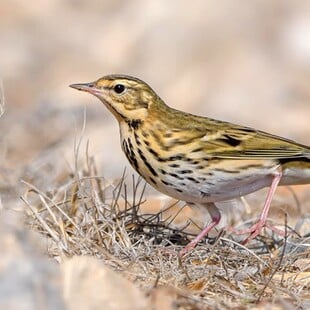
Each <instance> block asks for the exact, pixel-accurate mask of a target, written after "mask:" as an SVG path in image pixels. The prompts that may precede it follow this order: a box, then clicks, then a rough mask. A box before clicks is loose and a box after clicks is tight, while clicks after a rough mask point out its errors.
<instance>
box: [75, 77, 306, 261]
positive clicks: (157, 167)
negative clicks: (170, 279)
mask: <svg viewBox="0 0 310 310" xmlns="http://www.w3.org/2000/svg"><path fill="white" fill-rule="evenodd" d="M70 87H72V88H74V89H77V90H80V91H84V92H87V93H90V94H92V95H94V96H96V97H97V98H98V99H100V101H101V102H102V103H103V104H104V105H105V106H106V108H107V109H108V110H109V111H110V112H111V113H112V114H113V115H114V116H115V118H116V120H117V121H118V124H119V130H120V142H121V147H122V150H123V152H124V153H125V155H126V157H127V159H128V161H129V162H130V164H131V166H132V167H133V168H134V169H135V170H136V171H137V172H138V174H140V175H141V176H142V178H144V180H145V181H146V182H147V183H149V184H150V185H151V186H152V187H154V188H155V189H156V190H158V191H159V192H162V193H164V194H166V195H168V196H170V197H173V198H175V199H178V200H181V201H184V202H186V203H187V205H189V206H197V207H202V208H206V209H207V211H208V212H209V214H210V217H211V220H210V223H209V224H208V225H206V226H205V227H204V228H203V229H202V231H201V232H200V233H199V234H198V235H197V236H196V237H195V238H194V239H193V240H191V241H190V242H189V243H188V244H187V245H186V246H185V247H184V248H183V249H182V250H181V255H184V254H185V253H186V252H188V251H190V250H192V249H194V248H195V246H196V245H197V244H198V243H199V242H200V241H201V240H202V239H203V238H204V237H205V236H206V235H207V234H208V233H209V231H210V230H211V229H213V228H214V227H216V225H217V224H218V223H219V222H220V219H221V212H220V210H219V208H218V207H217V206H216V203H218V202H223V201H228V200H231V199H235V198H239V197H242V196H244V195H247V194H249V193H252V192H255V191H258V190H260V189H262V188H265V187H267V188H269V189H268V193H267V196H266V200H265V203H264V205H263V208H262V212H261V214H260V217H259V219H258V221H257V222H256V223H255V224H254V225H252V226H251V227H250V228H248V229H245V230H244V231H243V232H242V233H244V234H248V235H249V236H248V238H247V239H246V242H248V241H250V240H252V239H254V238H255V237H256V236H258V235H259V234H260V232H261V230H262V228H263V227H264V226H265V225H266V220H267V216H268V211H269V208H270V204H271V202H272V198H273V196H274V193H275V191H276V189H277V187H278V186H279V185H296V184H309V183H310V147H309V146H306V145H303V144H300V143H297V142H295V141H292V140H289V139H286V138H282V137H280V136H276V135H273V134H270V133H267V132H264V131H261V130H256V129H254V128H251V127H246V126H242V125H236V124H232V123H229V122H225V121H221V120H216V119H213V118H208V117H203V116H197V115H194V114H190V113H186V112H183V111H180V110H177V109H175V108H172V107H170V106H168V105H167V104H166V103H165V102H164V101H163V100H162V99H161V98H160V97H159V96H158V95H157V93H156V92H155V91H154V90H153V89H152V88H151V87H150V86H149V85H148V84H147V83H145V82H144V81H142V80H141V79H138V78H136V77H132V76H129V75H124V74H111V75H106V76H104V77H101V78H99V79H98V80H95V81H94V82H89V83H78V84H72V85H70Z"/></svg>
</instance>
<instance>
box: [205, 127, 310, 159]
mask: <svg viewBox="0 0 310 310" xmlns="http://www.w3.org/2000/svg"><path fill="white" fill-rule="evenodd" d="M201 142H202V144H203V147H204V150H205V151H206V152H207V153H210V155H211V154H212V156H217V157H220V158H234V159H239V158H245V159H255V158H257V159H282V158H283V159H284V158H288V159H289V158H301V157H307V158H310V147H307V146H305V145H302V144H298V143H296V142H294V141H291V140H288V139H285V138H281V137H278V136H275V135H272V134H268V133H265V132H263V131H258V130H254V129H251V128H247V127H241V126H237V125H236V126H233V125H230V126H226V127H224V128H222V129H220V128H218V129H217V130H214V131H213V132H212V131H208V132H207V133H206V135H205V136H203V137H202V138H201Z"/></svg>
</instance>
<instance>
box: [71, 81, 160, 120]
mask: <svg viewBox="0 0 310 310" xmlns="http://www.w3.org/2000/svg"><path fill="white" fill-rule="evenodd" d="M70 87H72V88H75V89H78V90H81V91H85V92H88V93H90V94H92V95H94V96H96V97H98V98H99V99H100V100H101V101H102V102H103V103H104V104H105V105H106V107H107V108H108V109H109V110H110V111H111V112H112V113H113V114H114V116H115V117H116V118H117V120H118V121H120V122H121V121H122V120H129V121H130V120H134V119H139V120H142V121H143V120H144V119H145V118H146V117H147V115H148V112H149V110H150V109H151V108H152V105H153V106H154V105H157V104H159V103H160V102H161V99H160V98H159V97H158V96H157V95H156V93H155V92H154V91H153V90H152V89H151V87H150V86H148V85H147V84H146V83H145V82H143V81H141V80H139V79H137V78H134V77H131V76H127V75H107V76H104V77H102V78H100V79H98V80H97V81H95V82H91V83H82V84H72V85H70Z"/></svg>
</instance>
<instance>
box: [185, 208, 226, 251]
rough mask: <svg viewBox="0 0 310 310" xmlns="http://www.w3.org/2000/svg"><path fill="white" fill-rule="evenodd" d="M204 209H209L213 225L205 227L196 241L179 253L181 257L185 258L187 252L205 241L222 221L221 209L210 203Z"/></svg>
mask: <svg viewBox="0 0 310 310" xmlns="http://www.w3.org/2000/svg"><path fill="white" fill-rule="evenodd" d="M204 207H206V208H207V210H208V212H209V214H210V216H211V220H212V221H211V223H210V224H209V225H208V226H207V227H205V228H204V229H203V230H202V232H201V233H200V234H199V235H197V236H196V237H195V239H193V240H192V241H191V242H190V243H189V244H188V245H186V246H185V247H184V248H183V249H182V250H181V251H180V253H179V255H180V256H183V255H184V254H185V253H186V252H188V251H190V250H192V249H193V248H194V247H195V246H196V245H197V243H198V242H199V241H200V240H201V239H203V238H204V237H205V236H206V235H207V234H208V232H209V231H210V230H211V229H212V228H213V227H215V226H216V225H217V224H218V223H219V222H220V220H221V213H220V211H219V209H218V208H217V207H216V205H215V204H214V203H208V204H207V205H204Z"/></svg>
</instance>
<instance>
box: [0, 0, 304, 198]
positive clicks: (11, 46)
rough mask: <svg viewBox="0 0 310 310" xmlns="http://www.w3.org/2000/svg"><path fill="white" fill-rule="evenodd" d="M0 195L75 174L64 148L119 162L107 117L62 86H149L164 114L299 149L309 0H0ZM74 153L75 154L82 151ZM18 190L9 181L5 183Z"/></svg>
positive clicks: (106, 164)
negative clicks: (173, 112)
mask: <svg viewBox="0 0 310 310" xmlns="http://www.w3.org/2000/svg"><path fill="white" fill-rule="evenodd" d="M0 38H1V39H0V79H1V80H2V82H3V91H2V93H4V99H5V114H4V115H3V116H2V118H1V120H0V130H1V136H0V146H1V147H0V156H1V164H0V165H1V166H0V167H1V169H0V186H1V189H2V193H1V195H2V199H6V198H10V199H9V200H11V199H13V201H14V203H15V202H16V201H17V200H18V197H19V195H20V190H21V187H20V183H19V182H20V179H26V180H29V181H31V182H33V183H34V184H35V185H38V186H40V187H41V188H42V187H43V188H44V187H49V186H51V187H52V186H54V183H53V180H56V179H57V177H58V176H59V175H60V174H62V173H64V171H73V170H74V141H75V137H80V136H81V134H82V128H83V119H84V114H86V128H85V131H84V132H83V143H82V146H81V151H80V152H81V154H82V155H83V156H84V152H85V144H86V142H87V141H89V153H90V154H91V155H93V156H94V157H95V159H96V162H97V164H98V165H99V170H98V174H99V175H101V176H105V177H106V178H108V179H110V178H111V179H113V178H117V177H119V176H120V175H121V174H122V172H123V169H124V167H125V166H127V167H128V169H127V174H128V175H130V174H131V170H130V168H129V165H128V163H127V161H126V160H125V156H124V155H123V154H122V152H121V148H120V144H119V134H118V127H117V123H116V121H115V120H114V119H113V117H112V115H110V113H109V112H108V111H107V110H106V109H105V107H103V105H102V104H101V103H100V102H99V101H98V100H97V99H96V98H94V97H92V96H90V95H87V94H84V93H80V92H77V91H75V90H73V89H70V88H69V87H68V85H69V84H71V83H78V82H89V81H92V80H95V79H97V78H99V77H100V76H103V75H106V74H110V73H125V74H130V75H134V76H137V77H139V78H141V79H143V80H145V81H146V82H148V83H149V84H150V85H151V86H152V87H153V88H154V89H155V90H156V91H157V93H158V94H159V95H160V96H161V97H162V98H163V99H164V100H165V101H166V103H167V104H168V105H171V106H173V107H174V108H177V109H181V110H185V111H188V112H191V113H196V114H200V115H205V116H209V117H212V118H218V119H222V120H226V121H230V122H235V123H239V124H243V125H247V126H250V127H256V128H259V129H262V130H265V131H268V132H271V133H274V134H278V135H281V136H285V137H288V138H291V139H295V140H297V141H299V142H301V143H304V144H307V145H309V144H310V140H309V137H310V135H309V134H310V123H309V120H310V87H309V83H310V2H309V1H283V0H263V1H261V0H259V1H258V0H257V1H256V0H253V1H241V0H234V1H232V0H224V1H221V2H219V1H214V0H212V1H204V0H197V1H194V2H191V3H190V2H188V1H185V0H170V1H165V0H157V1H146V0H133V1H121V0H114V1H103V0H100V1H99V0H93V1H86V0H48V1H47V0H37V1H23V0H2V1H1V2H0ZM82 155H81V156H82ZM16 185H17V186H16Z"/></svg>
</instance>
